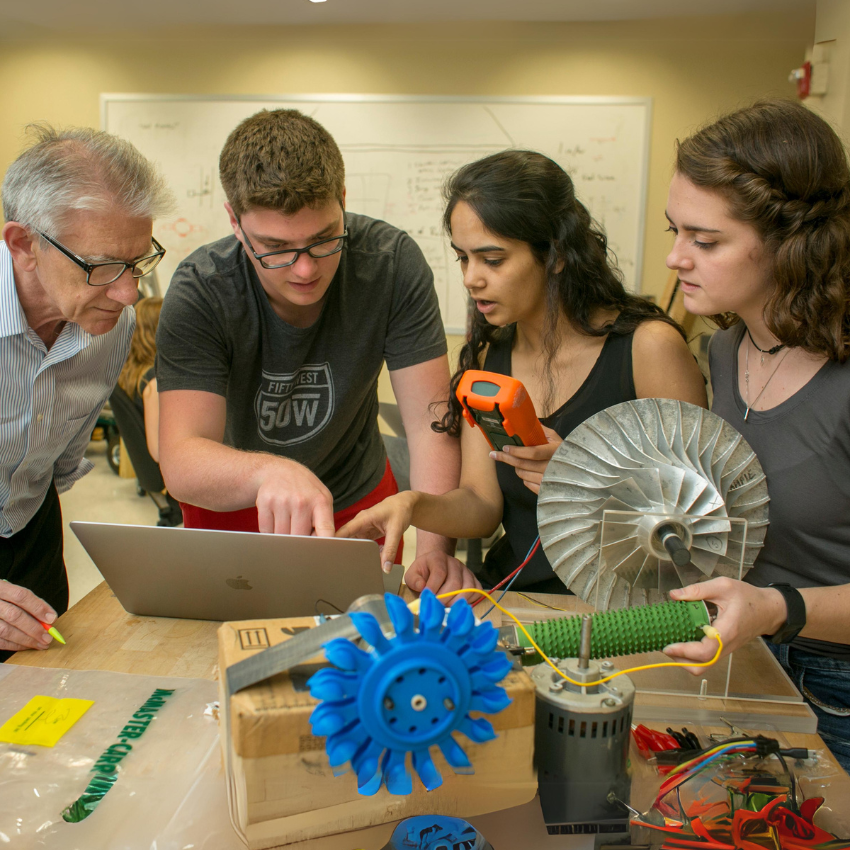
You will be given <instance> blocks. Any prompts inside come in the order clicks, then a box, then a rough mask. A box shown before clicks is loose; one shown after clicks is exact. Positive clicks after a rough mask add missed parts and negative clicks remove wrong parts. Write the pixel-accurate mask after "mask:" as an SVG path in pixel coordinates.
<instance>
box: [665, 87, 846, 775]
mask: <svg viewBox="0 0 850 850" xmlns="http://www.w3.org/2000/svg"><path fill="white" fill-rule="evenodd" d="M667 217H668V219H669V222H670V230H671V231H672V232H673V233H674V234H675V236H674V243H673V249H672V251H671V252H670V255H669V257H668V260H667V264H668V266H670V268H671V269H676V270H677V271H678V273H679V279H680V281H681V283H680V286H681V289H682V292H683V293H684V297H685V306H686V307H687V309H688V310H690V311H691V312H692V313H696V314H699V315H703V316H711V317H712V318H714V320H715V321H716V322H717V323H718V324H719V325H720V327H721V328H722V330H721V331H720V332H718V333H716V334H715V335H714V337H713V338H712V340H711V347H710V363H711V382H712V387H713V390H714V401H713V405H712V410H714V411H715V412H716V413H718V414H720V415H721V416H722V417H723V418H724V419H726V420H727V421H728V422H729V423H730V424H732V425H733V426H734V427H735V428H736V429H737V430H738V431H740V432H741V433H742V434H743V435H744V437H745V439H746V440H747V442H748V443H749V444H750V445H751V446H752V448H753V450H754V451H755V453H756V455H757V456H758V458H759V460H760V461H761V465H762V467H763V468H764V471H765V474H766V476H767V485H768V492H769V495H770V526H769V527H768V530H767V538H766V540H765V545H764V548H763V549H762V551H761V552H760V554H759V556H758V558H757V560H756V563H755V566H754V567H753V569H752V570H751V571H750V572H749V573H748V575H747V577H746V578H747V580H746V582H738V581H732V580H730V579H727V578H718V579H714V580H712V581H708V582H705V583H702V584H698V585H693V586H691V587H686V588H684V589H682V590H679V591H674V592H673V594H672V595H673V596H674V597H675V598H676V599H708V600H711V601H713V602H715V603H716V604H717V606H718V609H719V614H718V617H717V620H716V621H715V623H714V625H715V626H716V627H717V629H718V631H719V632H720V633H721V635H722V636H723V643H724V647H725V650H726V651H727V652H731V651H733V650H735V649H736V648H737V647H739V646H741V645H742V644H743V643H745V642H746V641H748V640H751V639H752V638H753V637H756V636H758V635H765V636H770V637H769V638H768V641H769V645H770V646H771V649H772V650H773V652H774V654H776V655H777V657H778V658H779V659H780V661H781V663H782V665H783V666H784V667H785V669H786V670H787V671H788V672H789V674H790V675H791V676H792V678H794V680H795V682H796V684H797V686H798V687H799V688H800V690H801V691H802V693H803V694H804V696H805V697H806V698H807V699H808V700H809V702H810V703H811V704H812V707H813V708H814V710H815V712H816V713H817V715H818V718H819V728H818V731H819V733H820V734H821V735H822V736H823V738H824V740H825V741H826V743H827V745H828V746H829V747H830V749H831V750H832V751H833V753H834V754H835V756H836V758H837V759H838V761H839V762H840V763H841V764H842V766H843V767H844V768H845V769H850V616H848V614H850V583H848V582H850V363H848V358H850V170H848V165H847V156H846V153H845V151H844V148H843V146H842V144H841V141H840V140H839V139H838V137H837V136H836V134H835V133H834V132H833V130H832V129H831V128H830V127H829V125H828V124H827V123H826V122H825V121H823V120H822V119H821V118H819V117H818V116H816V115H815V114H814V113H812V112H810V111H809V110H808V109H806V108H805V107H803V106H801V105H799V104H795V103H790V102H784V101H770V102H764V103H759V104H756V105H755V106H752V107H750V108H747V109H742V110H740V111H738V112H734V113H732V114H731V115H727V116H725V117H724V118H721V119H720V120H719V121H717V122H716V123H714V124H712V125H710V126H708V127H706V128H705V129H703V130H701V131H699V132H698V133H696V134H695V135H694V136H692V137H691V138H689V139H687V140H686V141H684V142H682V143H681V144H679V146H678V151H677V156H676V173H675V175H674V177H673V182H672V184H671V187H670V196H669V200H668V205H667ZM715 646H716V644H714V643H712V644H711V645H710V646H709V644H708V641H706V642H705V645H701V644H699V643H693V644H677V645H674V646H670V647H668V648H667V649H666V650H665V651H666V652H667V653H668V655H671V656H674V657H675V658H676V660H693V661H705V660H707V659H708V658H710V657H711V655H712V654H713V652H714V648H715Z"/></svg>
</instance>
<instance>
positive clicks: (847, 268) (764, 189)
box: [676, 100, 850, 363]
mask: <svg viewBox="0 0 850 850" xmlns="http://www.w3.org/2000/svg"><path fill="white" fill-rule="evenodd" d="M676 171H677V172H678V173H679V174H681V175H682V176H683V177H685V178H687V179H688V180H690V182H691V183H693V184H694V185H696V186H700V187H702V188H705V189H713V190H716V191H717V192H719V193H720V194H721V195H722V196H723V197H724V198H725V200H726V202H727V203H728V206H729V212H730V214H731V215H732V216H733V217H734V218H736V219H738V220H740V221H745V222H748V223H749V224H751V225H752V226H753V227H754V228H755V229H756V231H757V233H758V234H759V236H760V237H761V239H762V241H763V242H764V245H765V248H766V250H767V253H768V256H769V257H770V259H771V262H772V272H773V278H774V280H775V283H776V286H775V288H774V291H773V292H772V294H771V295H770V297H769V298H768V301H767V304H766V305H765V309H764V318H765V322H766V323H767V326H768V328H769V329H770V332H771V333H772V334H773V335H774V336H775V337H776V338H777V339H778V340H779V341H780V342H781V343H784V344H785V345H788V346H794V347H799V348H802V349H804V350H805V351H809V352H811V353H812V354H819V355H823V356H826V357H827V358H829V359H830V360H837V361H838V362H839V363H844V362H845V361H846V360H847V359H848V357H850V168H848V164H847V154H846V152H845V150H844V146H843V145H842V143H841V140H840V139H839V138H838V136H837V135H836V133H835V131H834V130H833V129H832V128H831V127H830V126H829V124H827V122H826V121H824V120H823V119H822V118H820V117H819V116H817V115H815V114H814V113H813V112H811V111H809V110H808V109H807V108H806V107H804V106H803V105H801V104H799V103H794V102H792V101H786V100H764V101H759V102H758V103H756V104H754V105H753V106H750V107H747V108H745V109H739V110H737V111H736V112H732V113H730V114H729V115H725V116H724V117H722V118H720V119H719V120H718V121H715V122H714V123H713V124H710V125H709V126H707V127H704V128H703V129H702V130H699V131H698V132H697V133H695V134H694V135H693V136H691V137H690V138H688V139H686V140H685V141H684V142H679V143H677V151H676ZM711 318H712V319H714V321H715V322H716V323H717V324H718V325H719V326H720V327H721V328H728V327H730V326H731V325H733V324H735V323H736V322H737V321H739V319H738V316H736V315H735V314H733V313H724V314H722V315H717V316H712V317H711Z"/></svg>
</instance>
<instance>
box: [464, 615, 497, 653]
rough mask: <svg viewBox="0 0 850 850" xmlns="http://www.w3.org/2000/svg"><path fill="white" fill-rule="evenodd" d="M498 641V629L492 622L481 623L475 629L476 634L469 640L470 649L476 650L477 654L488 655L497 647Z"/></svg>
mask: <svg viewBox="0 0 850 850" xmlns="http://www.w3.org/2000/svg"><path fill="white" fill-rule="evenodd" d="M498 642H499V631H498V629H496V628H495V627H494V626H493V624H492V623H489V622H485V623H481V625H480V626H478V627H477V628H476V629H475V634H474V635H473V637H472V640H470V642H469V651H470V652H474V653H475V654H476V655H488V654H489V653H491V652H492V651H493V650H494V649H495V648H496V644H497V643H498Z"/></svg>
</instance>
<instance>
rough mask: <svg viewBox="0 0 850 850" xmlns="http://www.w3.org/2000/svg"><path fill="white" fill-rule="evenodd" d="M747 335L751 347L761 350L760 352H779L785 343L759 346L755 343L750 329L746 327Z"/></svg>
mask: <svg viewBox="0 0 850 850" xmlns="http://www.w3.org/2000/svg"><path fill="white" fill-rule="evenodd" d="M747 336H748V337H749V338H750V342H751V343H752V344H753V347H754V348H755V350H756V351H759V352H761V353H762V354H779V352H780V351H782V349H783V348H785V343H784V342H783V343H780V344H779V345H774V346H773V348H759V347H758V345H756V341H755V340H754V339H753V335H752V334H751V333H750V329H749V328H747Z"/></svg>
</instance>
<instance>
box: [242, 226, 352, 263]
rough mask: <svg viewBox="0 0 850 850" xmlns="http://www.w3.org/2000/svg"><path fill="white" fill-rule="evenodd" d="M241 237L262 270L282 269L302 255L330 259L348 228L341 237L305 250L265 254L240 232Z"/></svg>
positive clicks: (337, 251)
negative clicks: (270, 259) (271, 258)
mask: <svg viewBox="0 0 850 850" xmlns="http://www.w3.org/2000/svg"><path fill="white" fill-rule="evenodd" d="M239 229H240V230H242V222H239ZM242 235H243V236H244V237H245V242H246V243H247V245H248V247H249V248H250V249H251V253H252V254H253V255H254V258H255V259H256V260H259V262H260V265H261V266H262V267H263V268H264V269H284V268H286V267H287V266H291V265H294V263H295V261H296V260H297V259H298V258H299V257H300V256H301V255H302V254H309V255H310V256H311V257H312V258H313V259H314V260H321V259H322V258H323V257H330V256H331V255H332V254H338V253H339V252H340V251H341V250H342V248H343V246H344V245H345V240H346V239H348V228H346V229H345V230H344V231H343V232H342V236H330V237H329V238H327V239H320V240H319V241H318V242H314V243H313V244H312V245H307V246H306V247H305V248H287V249H286V250H285V251H267V252H266V253H265V254H258V253H257V252H256V251H255V250H254V246H253V245H252V244H251V240H250V239H248V234H246V233H245V231H244V230H242ZM267 257H278V258H279V259H280V262H269V261H268V260H267V259H266V258H267Z"/></svg>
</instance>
